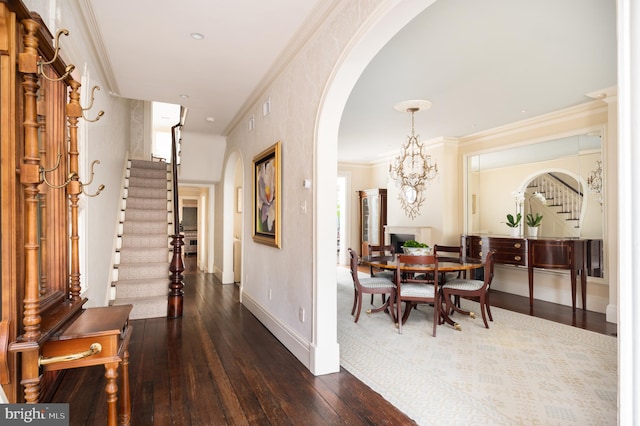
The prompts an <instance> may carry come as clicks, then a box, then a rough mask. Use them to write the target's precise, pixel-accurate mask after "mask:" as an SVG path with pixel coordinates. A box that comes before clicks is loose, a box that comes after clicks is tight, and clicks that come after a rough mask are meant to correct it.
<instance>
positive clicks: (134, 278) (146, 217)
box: [111, 160, 170, 319]
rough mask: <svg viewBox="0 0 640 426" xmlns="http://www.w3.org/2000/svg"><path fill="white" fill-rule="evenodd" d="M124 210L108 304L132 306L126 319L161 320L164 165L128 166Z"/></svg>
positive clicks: (165, 248)
mask: <svg viewBox="0 0 640 426" xmlns="http://www.w3.org/2000/svg"><path fill="white" fill-rule="evenodd" d="M123 204H124V208H123V209H124V214H123V216H124V218H123V221H122V224H121V234H120V237H119V244H118V247H119V250H118V253H117V254H116V265H115V270H114V281H113V284H112V285H113V287H114V290H115V299H114V300H112V302H111V304H112V305H125V304H132V305H133V310H132V311H131V316H130V318H131V319H143V318H156V317H165V316H167V297H168V292H169V255H170V250H169V223H168V213H167V211H168V206H169V203H168V179H167V164H166V163H165V162H157V161H141V160H131V161H130V168H129V170H128V176H127V178H126V180H125V190H124V200H123Z"/></svg>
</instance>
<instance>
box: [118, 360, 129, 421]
mask: <svg viewBox="0 0 640 426" xmlns="http://www.w3.org/2000/svg"><path fill="white" fill-rule="evenodd" d="M130 398H131V395H130V391H129V351H128V350H125V351H124V356H123V358H122V397H121V398H120V419H119V420H120V424H121V425H125V426H129V425H130V424H131V400H130Z"/></svg>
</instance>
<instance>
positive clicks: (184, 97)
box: [178, 93, 189, 99]
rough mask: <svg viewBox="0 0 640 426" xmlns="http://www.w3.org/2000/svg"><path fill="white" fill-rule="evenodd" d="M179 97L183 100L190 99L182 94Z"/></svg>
mask: <svg viewBox="0 0 640 426" xmlns="http://www.w3.org/2000/svg"><path fill="white" fill-rule="evenodd" d="M178 96H180V97H181V98H182V99H187V98H188V97H189V95H185V94H184V93H183V94H180V95H178Z"/></svg>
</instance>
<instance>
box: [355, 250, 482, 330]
mask: <svg viewBox="0 0 640 426" xmlns="http://www.w3.org/2000/svg"><path fill="white" fill-rule="evenodd" d="M361 264H363V265H366V266H371V267H373V268H378V269H385V270H390V271H395V270H397V267H398V254H397V253H396V254H394V255H392V256H362V258H361ZM484 265H485V263H484V262H483V261H482V260H481V259H472V258H460V259H455V258H452V257H442V258H440V259H438V273H439V274H440V273H444V272H459V271H463V272H465V271H471V270H473V269H479V268H482V267H483V266H484ZM405 269H406V270H407V271H409V270H410V271H411V272H425V273H426V272H433V271H434V270H435V265H434V264H426V265H418V264H415V263H411V264H408V265H407V267H406V268H405V267H404V264H403V263H400V271H403V270H405ZM443 284H444V283H443ZM440 311H441V313H442V319H443V320H444V322H446V323H447V324H450V325H452V326H453V327H454V328H455V329H456V330H461V327H460V324H458V323H457V322H455V321H453V320H452V319H451V318H449V315H448V313H447V312H446V309H441V310H440ZM392 318H393V319H394V320H395V317H394V315H393V314H392ZM403 324H404V322H403Z"/></svg>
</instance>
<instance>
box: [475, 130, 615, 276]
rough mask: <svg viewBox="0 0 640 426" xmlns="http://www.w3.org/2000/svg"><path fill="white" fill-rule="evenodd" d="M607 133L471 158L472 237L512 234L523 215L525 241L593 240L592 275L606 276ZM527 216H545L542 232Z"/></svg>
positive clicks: (584, 135) (519, 146) (598, 132)
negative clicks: (511, 220)
mask: <svg viewBox="0 0 640 426" xmlns="http://www.w3.org/2000/svg"><path fill="white" fill-rule="evenodd" d="M602 134H603V131H602V129H599V130H594V131H590V132H588V133H587V132H585V133H582V134H578V135H573V136H567V137H562V138H558V139H553V140H548V141H542V142H536V143H530V144H526V145H518V146H511V147H508V148H504V149H500V150H497V151H491V152H483V153H477V154H472V155H469V156H467V158H466V161H467V165H466V168H467V203H466V204H467V212H466V229H467V233H469V234H494V235H510V233H511V229H510V228H509V227H508V226H507V224H506V222H507V215H508V214H512V215H514V216H515V215H516V214H517V213H518V212H520V213H521V214H522V220H521V225H520V227H519V230H518V235H520V236H523V237H536V235H535V232H537V238H573V237H575V238H583V239H588V240H590V242H589V253H588V257H589V259H588V264H589V265H590V266H589V268H588V274H589V275H590V276H596V277H602V276H603V272H604V264H603V263H604V262H603V249H602V240H603V235H604V232H603V226H604V216H603V211H604V208H603V207H604V206H603V201H604V198H603V195H604V194H603V193H602V188H603V184H602V176H603V173H602V164H603V162H602V151H603V150H602ZM536 193H538V194H539V195H537V194H536ZM528 213H531V214H532V215H533V216H536V215H541V216H542V221H541V222H540V226H539V227H538V229H537V230H531V231H529V229H528V227H527V222H526V215H527V214H528ZM534 231H535V232H534Z"/></svg>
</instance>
